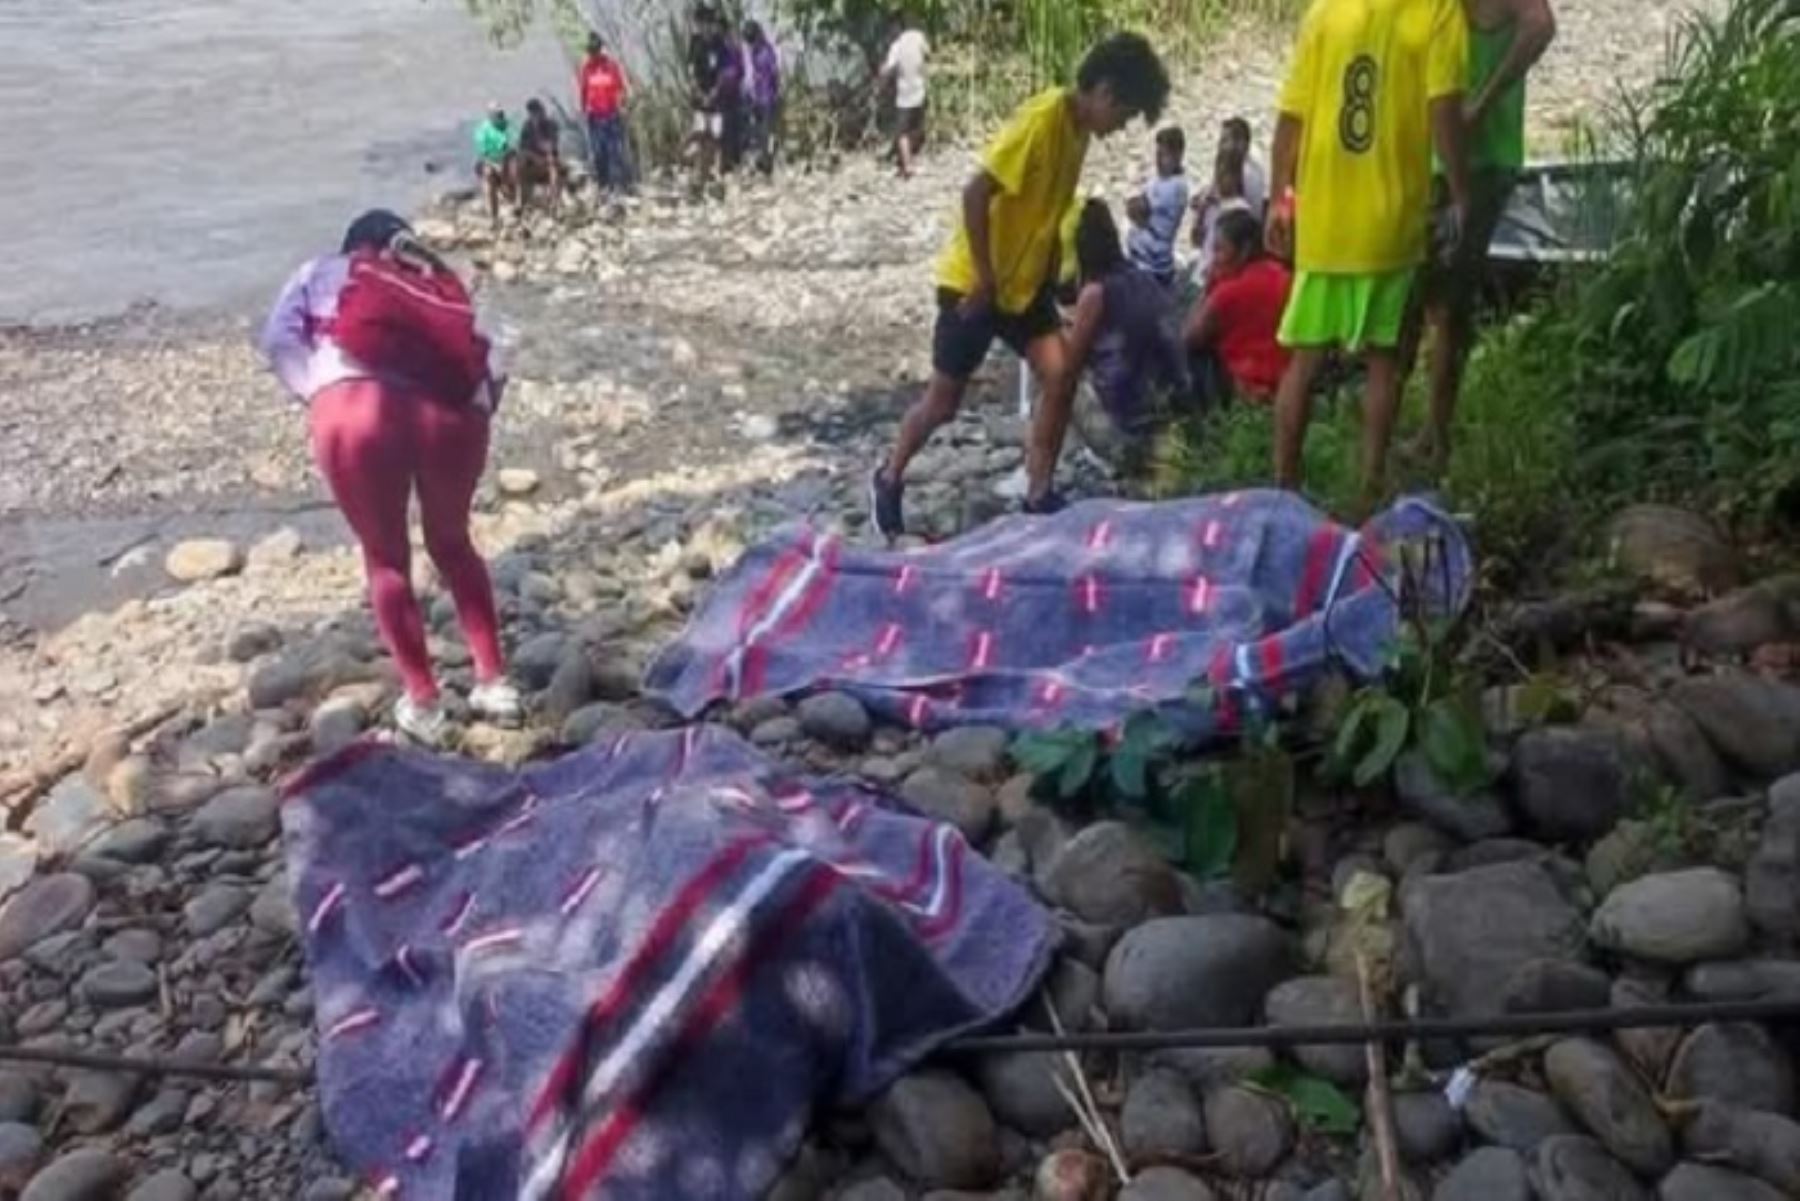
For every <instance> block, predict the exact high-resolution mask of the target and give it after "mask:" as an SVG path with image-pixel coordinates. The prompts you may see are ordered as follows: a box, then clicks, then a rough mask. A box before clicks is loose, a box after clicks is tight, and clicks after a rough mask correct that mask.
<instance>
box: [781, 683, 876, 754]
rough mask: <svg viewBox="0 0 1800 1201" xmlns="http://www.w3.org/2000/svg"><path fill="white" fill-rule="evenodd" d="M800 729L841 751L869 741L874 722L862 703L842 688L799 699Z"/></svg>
mask: <svg viewBox="0 0 1800 1201" xmlns="http://www.w3.org/2000/svg"><path fill="white" fill-rule="evenodd" d="M798 712H799V716H800V729H801V731H802V732H803V733H805V735H806V736H807V737H808V738H811V739H813V740H814V741H817V742H822V743H824V744H825V745H826V746H829V747H835V748H837V749H838V750H840V751H860V750H862V749H863V747H865V746H867V745H868V744H869V734H870V733H871V731H873V730H874V728H875V723H874V722H873V721H872V720H871V719H870V717H869V711H868V710H867V709H865V708H863V703H862V702H861V701H859V700H857V699H856V698H855V697H853V696H851V695H850V694H848V693H845V692H821V693H819V694H818V695H817V696H809V697H807V698H806V699H805V700H803V701H801V702H800V707H799V710H798Z"/></svg>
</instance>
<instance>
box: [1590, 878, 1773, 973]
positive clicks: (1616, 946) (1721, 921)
mask: <svg viewBox="0 0 1800 1201" xmlns="http://www.w3.org/2000/svg"><path fill="white" fill-rule="evenodd" d="M1588 933H1589V935H1590V936H1591V937H1592V938H1593V940H1594V942H1595V943H1597V944H1598V945H1600V946H1602V947H1605V948H1607V949H1608V950H1611V951H1618V952H1620V953H1622V954H1625V955H1631V956H1635V957H1636V958H1638V959H1649V960H1653V961H1655V962H1658V963H1674V964H1685V963H1697V962H1699V961H1701V960H1704V959H1728V958H1730V957H1731V956H1733V955H1736V954H1737V953H1738V952H1739V951H1741V950H1743V949H1744V945H1745V944H1746V943H1747V942H1749V940H1750V923H1749V921H1748V919H1747V918H1746V917H1745V914H1744V894H1743V891H1742V889H1740V888H1739V887H1738V882H1737V878H1736V877H1735V876H1733V875H1731V874H1730V873H1729V872H1723V871H1720V870H1719V869H1718V868H1716V867H1696V868H1689V869H1688V870H1686V871H1677V872H1658V873H1657V874H1655V875H1650V876H1640V877H1639V878H1638V879H1636V880H1632V881H1630V882H1629V883H1625V884H1621V885H1619V886H1618V887H1617V888H1615V889H1613V890H1612V892H1611V893H1610V894H1609V895H1608V896H1607V898H1606V900H1605V902H1604V903H1602V904H1601V906H1600V908H1599V909H1598V910H1596V911H1595V913H1594V918H1593V921H1592V922H1591V923H1590V924H1589V926H1588Z"/></svg>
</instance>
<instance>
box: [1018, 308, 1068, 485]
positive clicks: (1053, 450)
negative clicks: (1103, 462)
mask: <svg viewBox="0 0 1800 1201" xmlns="http://www.w3.org/2000/svg"><path fill="white" fill-rule="evenodd" d="M1025 359H1026V361H1027V362H1029V363H1030V364H1031V373H1032V374H1033V375H1035V376H1037V380H1038V388H1039V389H1040V390H1041V391H1042V392H1043V396H1042V397H1041V398H1040V399H1039V401H1038V408H1037V413H1036V414H1034V415H1033V417H1032V421H1031V440H1030V445H1029V446H1027V447H1026V452H1025V497H1026V499H1027V500H1039V499H1041V498H1042V497H1043V496H1044V495H1045V494H1046V493H1048V492H1049V491H1050V486H1051V485H1052V484H1053V483H1055V481H1056V461H1057V460H1058V459H1060V458H1061V457H1062V447H1063V437H1064V436H1065V435H1066V434H1067V433H1068V432H1069V412H1070V410H1071V409H1073V408H1074V403H1075V385H1076V382H1077V381H1076V378H1075V372H1074V365H1073V364H1071V363H1070V362H1069V343H1068V341H1067V339H1065V338H1064V337H1063V335H1062V331H1061V330H1058V331H1057V332H1055V333H1053V334H1046V335H1044V336H1043V337H1041V338H1039V339H1037V340H1036V341H1034V342H1033V343H1032V344H1031V345H1029V346H1027V347H1026V348H1025Z"/></svg>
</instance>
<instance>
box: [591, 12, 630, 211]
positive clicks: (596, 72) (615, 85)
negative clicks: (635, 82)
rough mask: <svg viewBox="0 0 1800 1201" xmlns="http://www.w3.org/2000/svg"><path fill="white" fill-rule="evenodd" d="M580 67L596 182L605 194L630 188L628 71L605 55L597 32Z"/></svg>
mask: <svg viewBox="0 0 1800 1201" xmlns="http://www.w3.org/2000/svg"><path fill="white" fill-rule="evenodd" d="M587 50H588V52H587V59H586V61H584V62H583V63H582V64H581V78H580V85H581V108H582V111H583V112H584V113H586V114H587V129H588V148H589V149H590V150H591V151H592V152H593V156H594V183H595V185H596V186H597V187H598V188H599V189H600V190H601V191H603V192H625V191H629V190H630V189H631V155H630V152H629V150H628V149H627V147H626V140H627V139H626V137H625V99H626V96H627V94H628V92H629V88H628V87H627V85H626V82H625V68H624V66H622V65H621V64H620V62H619V60H618V59H616V58H614V57H613V56H612V55H610V54H608V53H607V52H606V42H605V40H604V39H602V38H601V37H600V35H599V34H597V33H591V34H589V35H588V43H587Z"/></svg>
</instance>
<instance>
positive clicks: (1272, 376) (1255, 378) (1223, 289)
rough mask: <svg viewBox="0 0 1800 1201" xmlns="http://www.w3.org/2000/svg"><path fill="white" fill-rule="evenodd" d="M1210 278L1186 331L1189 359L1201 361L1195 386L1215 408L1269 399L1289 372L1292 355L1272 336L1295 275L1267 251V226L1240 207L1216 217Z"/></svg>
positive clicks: (1184, 335)
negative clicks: (1238, 401) (1228, 402)
mask: <svg viewBox="0 0 1800 1201" xmlns="http://www.w3.org/2000/svg"><path fill="white" fill-rule="evenodd" d="M1207 274H1208V278H1209V280H1210V281H1211V282H1210V283H1209V285H1208V287H1207V290H1206V296H1205V297H1204V298H1203V299H1202V300H1201V302H1200V303H1199V304H1197V305H1195V306H1194V309H1193V312H1192V313H1191V314H1189V316H1188V320H1187V328H1186V329H1185V330H1184V331H1183V332H1182V337H1183V340H1184V341H1185V342H1186V343H1187V348H1188V353H1189V355H1190V356H1193V357H1194V358H1195V359H1198V360H1200V362H1198V363H1196V370H1195V371H1194V384H1195V387H1196V388H1198V389H1200V390H1201V391H1202V392H1203V394H1207V395H1206V396H1205V398H1206V400H1207V401H1209V402H1213V403H1217V402H1222V401H1224V400H1226V399H1229V398H1230V397H1231V396H1241V397H1245V398H1247V399H1250V400H1255V401H1262V402H1266V401H1268V400H1269V399H1270V398H1271V397H1273V396H1274V395H1275V389H1276V386H1277V385H1279V384H1280V383H1281V376H1282V373H1283V372H1285V371H1286V370H1287V363H1288V352H1287V351H1286V350H1285V349H1283V347H1282V346H1281V344H1280V343H1279V342H1277V341H1276V339H1275V332H1276V330H1277V329H1278V328H1279V327H1280V325H1281V314H1282V310H1283V309H1284V308H1285V307H1286V306H1287V298H1288V288H1289V287H1290V286H1291V285H1292V283H1293V276H1292V274H1291V273H1290V272H1289V271H1288V269H1287V268H1286V267H1285V266H1283V265H1282V264H1281V262H1280V261H1278V260H1276V259H1273V258H1270V257H1269V256H1268V255H1266V254H1264V253H1263V231H1262V222H1260V221H1258V220H1257V219H1256V218H1255V217H1254V216H1252V215H1251V214H1250V213H1249V212H1248V211H1247V210H1243V209H1234V210H1230V211H1227V212H1223V213H1220V214H1219V217H1218V224H1217V226H1216V227H1215V229H1214V235H1213V261H1212V263H1211V265H1210V267H1209V270H1208V273H1207ZM1201 368H1204V369H1201Z"/></svg>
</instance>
